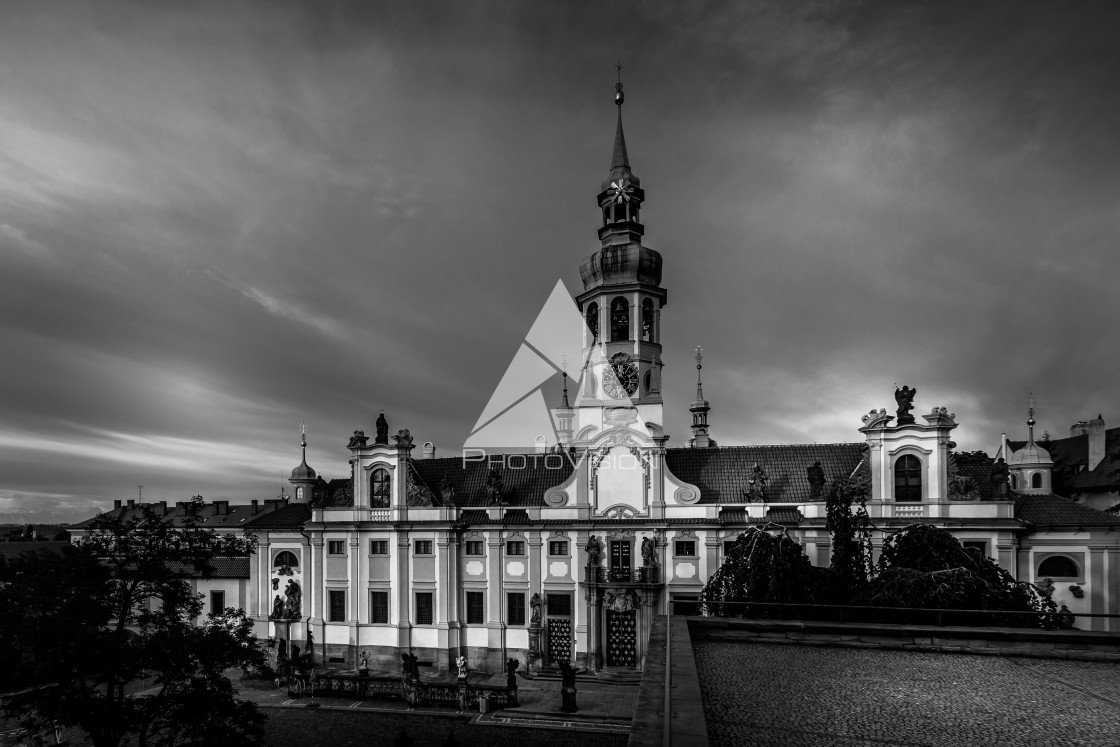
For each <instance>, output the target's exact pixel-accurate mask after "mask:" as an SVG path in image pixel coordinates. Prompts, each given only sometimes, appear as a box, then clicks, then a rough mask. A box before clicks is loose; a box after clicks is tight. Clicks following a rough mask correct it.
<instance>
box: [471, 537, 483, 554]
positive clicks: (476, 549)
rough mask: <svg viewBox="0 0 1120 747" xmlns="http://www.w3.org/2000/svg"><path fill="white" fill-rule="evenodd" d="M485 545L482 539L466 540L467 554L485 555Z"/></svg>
mask: <svg viewBox="0 0 1120 747" xmlns="http://www.w3.org/2000/svg"><path fill="white" fill-rule="evenodd" d="M485 554H486V547H485V543H484V542H483V541H482V540H467V555H485Z"/></svg>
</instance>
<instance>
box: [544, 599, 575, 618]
mask: <svg viewBox="0 0 1120 747" xmlns="http://www.w3.org/2000/svg"><path fill="white" fill-rule="evenodd" d="M548 616H549V617H571V616H572V597H571V595H569V594H549V595H548Z"/></svg>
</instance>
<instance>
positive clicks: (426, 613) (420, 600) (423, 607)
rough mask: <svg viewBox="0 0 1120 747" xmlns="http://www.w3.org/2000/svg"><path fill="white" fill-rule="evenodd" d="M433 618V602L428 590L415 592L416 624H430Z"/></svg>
mask: <svg viewBox="0 0 1120 747" xmlns="http://www.w3.org/2000/svg"><path fill="white" fill-rule="evenodd" d="M434 619H435V604H434V602H433V594H432V592H430V591H418V592H416V624H417V625H431V624H432V621H433V620H434Z"/></svg>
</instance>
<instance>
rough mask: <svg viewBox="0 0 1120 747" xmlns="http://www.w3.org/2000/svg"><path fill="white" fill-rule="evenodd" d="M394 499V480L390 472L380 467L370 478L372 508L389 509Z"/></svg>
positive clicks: (370, 502) (370, 503)
mask: <svg viewBox="0 0 1120 747" xmlns="http://www.w3.org/2000/svg"><path fill="white" fill-rule="evenodd" d="M391 497H392V480H391V478H390V477H389V470H387V469H382V468H381V467H378V468H377V469H375V470H374V471H373V474H372V475H370V477H369V505H370V508H389V503H390V499H391Z"/></svg>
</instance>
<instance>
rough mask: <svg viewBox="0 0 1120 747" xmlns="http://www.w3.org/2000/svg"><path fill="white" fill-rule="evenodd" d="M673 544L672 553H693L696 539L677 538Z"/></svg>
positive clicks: (694, 552)
mask: <svg viewBox="0 0 1120 747" xmlns="http://www.w3.org/2000/svg"><path fill="white" fill-rule="evenodd" d="M674 544H675V552H674V553H673V554H674V555H695V554H696V541H695V540H677V541H676V543H674Z"/></svg>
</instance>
